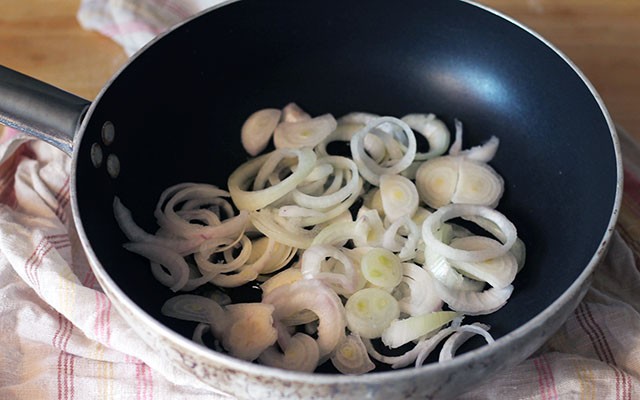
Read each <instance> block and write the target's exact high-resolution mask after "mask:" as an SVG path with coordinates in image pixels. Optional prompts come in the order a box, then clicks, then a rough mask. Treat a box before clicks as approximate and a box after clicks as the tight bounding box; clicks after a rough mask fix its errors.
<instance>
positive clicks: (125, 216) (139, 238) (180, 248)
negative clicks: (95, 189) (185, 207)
mask: <svg viewBox="0 0 640 400" xmlns="http://www.w3.org/2000/svg"><path fill="white" fill-rule="evenodd" d="M113 212H114V217H115V219H116V222H117V223H118V226H119V227H120V229H121V230H122V232H123V233H124V235H125V236H126V237H127V239H129V240H130V241H131V242H144V243H150V244H154V245H156V246H160V247H165V248H169V249H172V250H174V251H175V252H177V253H179V254H181V255H186V254H190V253H192V252H193V251H194V250H195V249H197V248H198V246H199V245H200V244H201V243H202V242H204V240H205V239H204V238H197V237H196V238H189V239H184V238H168V237H162V236H157V235H152V234H150V233H148V232H146V231H144V230H143V229H142V228H140V227H139V226H138V225H137V224H136V223H135V221H134V220H133V216H132V215H131V211H130V210H129V209H128V208H127V207H125V206H124V204H122V202H121V201H120V198H119V197H117V196H116V197H114V199H113Z"/></svg>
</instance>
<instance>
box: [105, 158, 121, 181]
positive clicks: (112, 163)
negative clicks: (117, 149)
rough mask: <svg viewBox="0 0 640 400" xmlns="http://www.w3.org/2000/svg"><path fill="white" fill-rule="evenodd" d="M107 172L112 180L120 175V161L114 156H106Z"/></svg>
mask: <svg viewBox="0 0 640 400" xmlns="http://www.w3.org/2000/svg"><path fill="white" fill-rule="evenodd" d="M107 172H108V173H109V176H110V177H112V178H114V179H115V178H117V177H118V175H120V159H119V158H118V156H116V155H115V154H109V155H108V156H107Z"/></svg>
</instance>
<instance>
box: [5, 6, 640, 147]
mask: <svg viewBox="0 0 640 400" xmlns="http://www.w3.org/2000/svg"><path fill="white" fill-rule="evenodd" d="M141 1H142V0H141ZM480 2H481V3H483V4H486V5H488V6H490V7H493V8H495V9H497V10H499V11H501V12H503V13H505V14H507V15H509V16H511V17H513V18H515V19H516V20H519V21H521V22H522V23H523V24H525V25H527V26H529V27H531V28H532V29H534V30H535V31H537V32H538V33H540V34H541V35H542V36H543V37H545V38H546V39H548V40H549V41H550V42H551V43H553V44H555V45H556V46H557V47H558V48H559V49H560V50H561V51H563V52H564V53H565V54H567V56H568V57H569V58H570V59H572V60H573V61H574V62H575V64H577V66H578V67H579V68H580V69H581V70H582V71H583V72H584V73H585V74H586V76H587V77H588V78H589V80H590V81H591V82H592V83H593V85H594V86H595V87H596V89H597V90H598V92H599V93H600V95H601V96H602V98H603V99H604V101H605V104H606V105H607V107H608V109H609V111H610V113H611V115H612V117H613V119H614V120H615V121H616V122H617V123H618V124H620V125H621V126H623V127H625V128H626V129H627V130H628V131H629V132H630V133H631V135H632V136H634V137H635V138H636V139H638V140H640V0H481V1H480ZM79 3H80V0H2V3H1V4H0V64H3V65H6V66H8V67H11V68H14V69H17V70H19V71H21V72H23V73H26V74H29V75H32V76H34V77H37V78H39V79H42V80H44V81H46V82H49V83H51V84H54V85H57V86H59V87H61V88H63V89H66V90H68V91H70V92H72V93H75V94H77V95H80V96H83V97H85V98H88V99H92V98H94V97H95V95H96V94H97V93H98V91H99V90H100V88H101V87H102V86H103V85H104V83H105V82H106V81H107V80H108V79H109V77H110V76H111V75H112V74H113V73H114V72H115V71H116V70H117V69H118V68H119V67H120V66H121V65H122V64H123V63H124V62H125V61H126V56H125V55H124V53H123V52H122V51H121V49H120V48H119V47H118V46H117V45H116V44H114V43H113V42H112V41H111V40H109V39H107V38H105V37H103V36H101V35H100V34H98V33H94V32H87V31H84V30H83V29H82V28H81V27H80V26H79V24H78V22H77V20H76V17H75V14H76V11H77V9H78V6H79Z"/></svg>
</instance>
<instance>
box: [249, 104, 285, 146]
mask: <svg viewBox="0 0 640 400" xmlns="http://www.w3.org/2000/svg"><path fill="white" fill-rule="evenodd" d="M281 114H282V112H281V111H280V110H278V109H275V108H265V109H262V110H258V111H256V112H254V113H253V114H251V115H250V116H249V118H247V120H246V121H245V122H244V124H243V125H242V129H241V130H240V138H241V141H242V146H243V147H244V149H245V150H246V151H247V153H249V154H250V155H252V156H256V155H257V154H258V153H260V152H261V151H262V150H264V149H265V148H266V147H267V144H269V140H271V136H272V135H273V131H274V130H275V129H276V126H277V125H278V122H279V121H280V115H281Z"/></svg>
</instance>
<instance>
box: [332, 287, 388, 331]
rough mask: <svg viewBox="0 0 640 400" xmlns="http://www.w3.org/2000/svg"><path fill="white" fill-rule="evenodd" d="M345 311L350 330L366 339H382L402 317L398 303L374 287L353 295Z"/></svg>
mask: <svg viewBox="0 0 640 400" xmlns="http://www.w3.org/2000/svg"><path fill="white" fill-rule="evenodd" d="M344 309H345V315H346V318H347V326H348V327H349V330H350V331H351V332H353V333H355V334H357V335H360V336H361V337H363V338H366V339H373V338H377V337H380V335H382V332H384V330H385V329H386V328H387V327H388V326H389V324H390V323H391V321H394V320H395V319H397V318H398V317H399V316H400V306H399V305H398V301H397V300H396V299H395V298H394V297H393V296H391V295H390V294H389V293H388V292H387V291H385V290H383V289H379V288H373V287H372V288H366V289H362V290H359V291H357V292H355V293H354V294H353V295H351V297H349V299H348V300H347V303H346V304H345V306H344Z"/></svg>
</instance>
